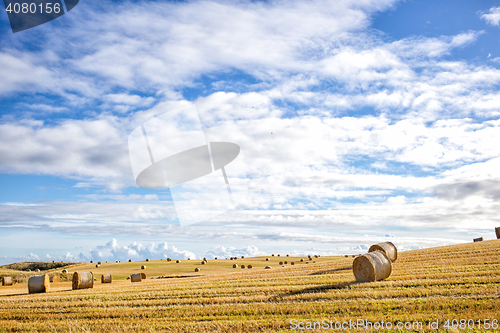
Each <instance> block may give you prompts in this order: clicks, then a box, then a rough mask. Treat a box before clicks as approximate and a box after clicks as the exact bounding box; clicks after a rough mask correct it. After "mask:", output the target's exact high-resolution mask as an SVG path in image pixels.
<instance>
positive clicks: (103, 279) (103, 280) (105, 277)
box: [101, 274, 113, 283]
mask: <svg viewBox="0 0 500 333" xmlns="http://www.w3.org/2000/svg"><path fill="white" fill-rule="evenodd" d="M111 282H113V276H112V275H111V274H103V275H101V283H111Z"/></svg>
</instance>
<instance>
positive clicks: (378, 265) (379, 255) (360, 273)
mask: <svg viewBox="0 0 500 333" xmlns="http://www.w3.org/2000/svg"><path fill="white" fill-rule="evenodd" d="M352 270H353V272H354V276H355V277H356V280H357V281H359V282H373V281H380V280H383V279H385V278H387V277H389V275H391V270H392V264H391V261H390V260H389V258H388V257H387V255H386V254H385V253H384V252H381V251H373V252H369V253H367V254H363V255H362V256H359V257H356V259H354V261H353V263H352Z"/></svg>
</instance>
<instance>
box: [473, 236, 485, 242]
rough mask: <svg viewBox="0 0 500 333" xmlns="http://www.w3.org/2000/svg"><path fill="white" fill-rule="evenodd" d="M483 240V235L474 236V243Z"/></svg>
mask: <svg viewBox="0 0 500 333" xmlns="http://www.w3.org/2000/svg"><path fill="white" fill-rule="evenodd" d="M483 240H484V239H483V237H478V238H474V243H476V242H482V241H483Z"/></svg>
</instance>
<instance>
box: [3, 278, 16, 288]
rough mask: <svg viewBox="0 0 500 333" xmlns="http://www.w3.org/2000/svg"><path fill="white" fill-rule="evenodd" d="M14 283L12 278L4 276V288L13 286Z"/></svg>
mask: <svg viewBox="0 0 500 333" xmlns="http://www.w3.org/2000/svg"><path fill="white" fill-rule="evenodd" d="M13 284H14V282H12V276H4V277H3V279H2V286H12V285H13Z"/></svg>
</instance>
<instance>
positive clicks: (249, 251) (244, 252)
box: [206, 245, 264, 259]
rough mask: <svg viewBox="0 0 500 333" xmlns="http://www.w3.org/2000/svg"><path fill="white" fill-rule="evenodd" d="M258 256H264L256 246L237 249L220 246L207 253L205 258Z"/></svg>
mask: <svg viewBox="0 0 500 333" xmlns="http://www.w3.org/2000/svg"><path fill="white" fill-rule="evenodd" d="M259 255H264V253H263V252H261V251H259V249H258V248H257V247H256V246H247V247H245V248H241V249H237V248H234V247H224V246H221V245H218V246H215V247H214V248H213V249H211V250H209V251H207V253H206V257H207V258H212V259H213V258H215V257H217V258H219V259H222V258H230V257H238V258H239V257H241V256H245V257H256V256H259Z"/></svg>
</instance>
